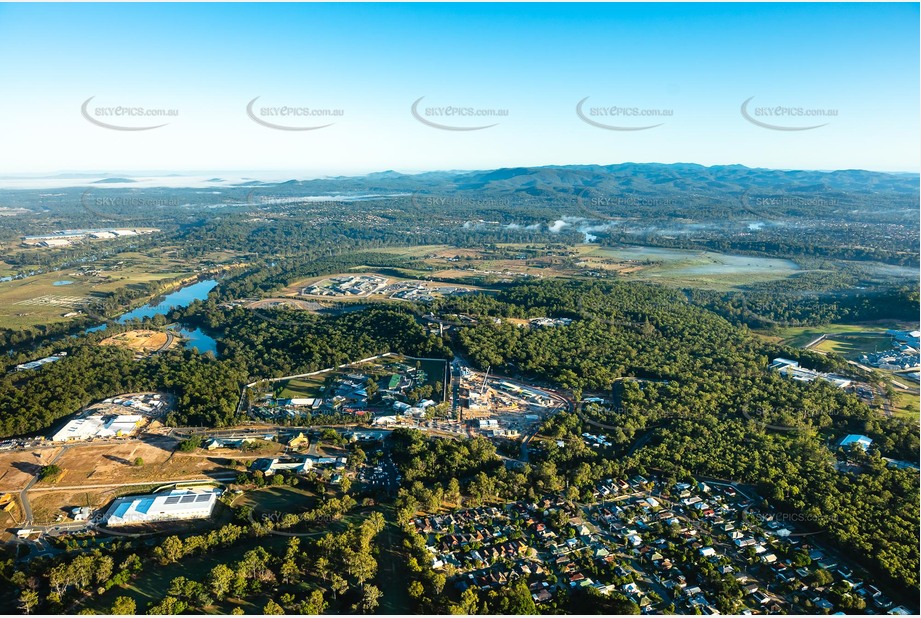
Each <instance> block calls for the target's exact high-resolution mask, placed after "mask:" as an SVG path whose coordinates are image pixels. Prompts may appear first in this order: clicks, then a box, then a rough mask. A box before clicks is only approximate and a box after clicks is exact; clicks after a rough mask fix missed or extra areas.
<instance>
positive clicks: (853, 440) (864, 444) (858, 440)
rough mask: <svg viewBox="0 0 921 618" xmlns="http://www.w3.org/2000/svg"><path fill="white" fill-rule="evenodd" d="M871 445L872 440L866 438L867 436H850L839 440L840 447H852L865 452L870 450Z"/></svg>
mask: <svg viewBox="0 0 921 618" xmlns="http://www.w3.org/2000/svg"><path fill="white" fill-rule="evenodd" d="M871 444H873V439H872V438H868V437H867V436H862V435H859V434H850V435H849V436H845V438H844V439H843V440H841V446H842V447H845V448H847V447H848V446H851V445H854V446H858V447H860V448H862V449H863V450H867V449H868V448H870V445H871Z"/></svg>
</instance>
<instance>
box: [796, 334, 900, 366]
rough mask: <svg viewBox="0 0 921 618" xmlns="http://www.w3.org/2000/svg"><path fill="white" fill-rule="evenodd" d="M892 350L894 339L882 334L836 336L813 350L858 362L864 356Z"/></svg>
mask: <svg viewBox="0 0 921 618" xmlns="http://www.w3.org/2000/svg"><path fill="white" fill-rule="evenodd" d="M807 343H808V342H807ZM891 348H892V337H889V336H887V335H886V334H884V333H881V334H879V335H847V334H841V335H835V339H825V340H824V341H822V342H821V343H819V344H817V345H816V346H815V347H813V348H812V349H814V350H817V351H821V352H834V353H835V354H840V355H841V356H843V357H845V358H848V359H851V360H856V359H858V358H860V356H861V355H862V354H869V353H871V352H883V351H885V350H889V349H891Z"/></svg>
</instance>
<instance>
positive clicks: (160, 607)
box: [147, 596, 188, 616]
mask: <svg viewBox="0 0 921 618" xmlns="http://www.w3.org/2000/svg"><path fill="white" fill-rule="evenodd" d="M187 608H188V604H187V603H186V602H185V601H183V600H181V599H177V598H176V597H171V596H166V597H164V598H163V600H162V601H160V602H159V603H157V604H156V605H154V606H153V607H151V608H150V609H149V610H147V614H148V615H150V616H175V615H177V614H181V613H182V612H184V611H185V610H186V609H187Z"/></svg>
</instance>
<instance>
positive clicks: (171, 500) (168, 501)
mask: <svg viewBox="0 0 921 618" xmlns="http://www.w3.org/2000/svg"><path fill="white" fill-rule="evenodd" d="M177 502H179V496H170V497H169V498H167V499H166V500H164V501H163V504H176V503H177Z"/></svg>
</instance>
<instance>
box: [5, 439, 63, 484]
mask: <svg viewBox="0 0 921 618" xmlns="http://www.w3.org/2000/svg"><path fill="white" fill-rule="evenodd" d="M60 452H61V448H60V447H57V448H46V449H37V450H34V451H33V450H28V451H11V452H5V453H0V489H2V490H3V491H19V490H21V489H23V488H25V486H26V485H28V484H29V481H31V480H32V477H33V476H35V474H36V472H38V470H39V468H41V467H42V466H44V465H47V464H48V463H50V462H51V460H52V459H54V458H55V457H56V456H57V454H58V453H60Z"/></svg>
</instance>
